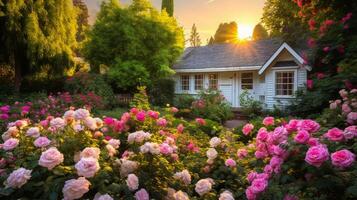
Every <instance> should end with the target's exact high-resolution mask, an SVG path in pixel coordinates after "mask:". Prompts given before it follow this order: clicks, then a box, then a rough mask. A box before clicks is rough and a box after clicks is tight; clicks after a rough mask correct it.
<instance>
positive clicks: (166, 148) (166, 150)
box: [160, 143, 174, 155]
mask: <svg viewBox="0 0 357 200" xmlns="http://www.w3.org/2000/svg"><path fill="white" fill-rule="evenodd" d="M173 151H174V150H173V148H172V147H171V146H170V145H169V144H167V143H162V144H160V153H162V154H164V155H168V154H172V153H173Z"/></svg>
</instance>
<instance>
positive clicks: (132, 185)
mask: <svg viewBox="0 0 357 200" xmlns="http://www.w3.org/2000/svg"><path fill="white" fill-rule="evenodd" d="M126 185H127V186H128V188H129V190H131V191H134V190H137V189H138V188H139V179H138V177H137V176H136V175H135V174H129V175H128V178H127V179H126Z"/></svg>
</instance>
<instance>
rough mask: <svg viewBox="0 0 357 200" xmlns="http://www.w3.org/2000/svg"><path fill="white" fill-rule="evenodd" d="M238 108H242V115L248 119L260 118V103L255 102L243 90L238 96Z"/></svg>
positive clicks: (261, 108)
mask: <svg viewBox="0 0 357 200" xmlns="http://www.w3.org/2000/svg"><path fill="white" fill-rule="evenodd" d="M239 102H240V106H241V108H242V114H244V115H246V116H248V117H249V118H254V117H257V116H260V115H261V114H262V112H263V107H262V103H261V102H260V101H257V100H255V99H254V98H253V97H252V96H251V95H250V94H249V92H248V90H244V91H243V92H242V94H241V95H240V96H239Z"/></svg>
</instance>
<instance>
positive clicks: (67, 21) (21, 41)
mask: <svg viewBox="0 0 357 200" xmlns="http://www.w3.org/2000/svg"><path fill="white" fill-rule="evenodd" d="M2 3H3V6H0V12H2V13H3V15H4V16H3V17H1V18H0V27H1V30H0V43H1V44H2V48H1V49H0V62H1V63H5V64H7V65H9V66H11V67H12V69H13V70H14V72H15V78H14V80H15V90H16V91H19V90H20V86H21V82H22V80H23V78H24V77H25V76H36V77H46V78H53V77H56V76H63V75H64V73H65V72H66V70H68V69H69V67H70V66H71V65H72V63H73V62H72V60H73V57H72V55H73V52H72V50H73V48H74V47H75V46H76V39H75V35H76V12H75V9H74V7H73V4H72V0H55V1H30V2H28V1H25V0H19V1H5V2H2ZM63 13H66V14H63Z"/></svg>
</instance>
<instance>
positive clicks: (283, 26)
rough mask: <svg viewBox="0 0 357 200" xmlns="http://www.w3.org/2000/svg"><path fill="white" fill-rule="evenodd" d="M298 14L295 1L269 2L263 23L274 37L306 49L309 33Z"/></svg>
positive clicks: (264, 11) (265, 7) (267, 2)
mask: <svg viewBox="0 0 357 200" xmlns="http://www.w3.org/2000/svg"><path fill="white" fill-rule="evenodd" d="M298 12H299V7H298V6H297V5H296V4H295V3H294V2H293V1H286V0H268V1H266V2H265V4H264V8H263V17H262V23H263V24H264V27H266V28H267V30H268V32H269V34H270V35H271V36H272V37H282V38H283V39H284V40H285V41H286V42H288V43H289V44H292V45H297V46H303V47H304V46H305V45H304V44H306V43H305V41H306V39H307V37H308V35H309V31H308V26H307V25H306V24H305V23H304V22H303V21H302V19H301V17H300V16H299V15H298Z"/></svg>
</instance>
